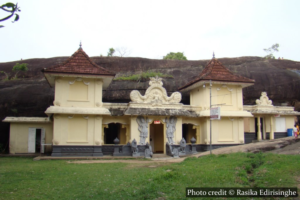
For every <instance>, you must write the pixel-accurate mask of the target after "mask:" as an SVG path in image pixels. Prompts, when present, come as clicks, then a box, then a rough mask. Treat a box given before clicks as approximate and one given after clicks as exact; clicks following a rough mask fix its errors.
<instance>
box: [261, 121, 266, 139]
mask: <svg viewBox="0 0 300 200" xmlns="http://www.w3.org/2000/svg"><path fill="white" fill-rule="evenodd" d="M262 120H263V125H264V126H263V127H262V128H263V139H264V140H265V139H267V133H266V129H265V126H266V125H265V120H264V118H262Z"/></svg>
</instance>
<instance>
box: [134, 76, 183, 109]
mask: <svg viewBox="0 0 300 200" xmlns="http://www.w3.org/2000/svg"><path fill="white" fill-rule="evenodd" d="M149 85H150V86H149V87H148V89H147V90H146V93H145V95H144V96H143V95H141V93H140V92H139V91H137V90H133V91H131V93H130V99H131V102H132V103H140V104H152V106H155V105H163V104H179V102H180V101H181V93H179V92H174V93H173V94H172V95H171V96H170V97H168V95H167V91H166V89H165V88H164V87H163V82H162V79H161V78H159V77H157V76H156V77H155V78H154V77H151V78H150V82H149Z"/></svg>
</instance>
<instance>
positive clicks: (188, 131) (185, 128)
mask: <svg viewBox="0 0 300 200" xmlns="http://www.w3.org/2000/svg"><path fill="white" fill-rule="evenodd" d="M193 126H194V125H193V124H182V138H184V139H185V141H186V143H191V139H192V138H193V137H194V138H195V139H196V140H197V138H196V129H193Z"/></svg>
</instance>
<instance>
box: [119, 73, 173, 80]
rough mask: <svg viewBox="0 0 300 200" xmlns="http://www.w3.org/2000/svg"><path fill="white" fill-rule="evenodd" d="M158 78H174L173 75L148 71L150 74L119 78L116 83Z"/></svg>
mask: <svg viewBox="0 0 300 200" xmlns="http://www.w3.org/2000/svg"><path fill="white" fill-rule="evenodd" d="M156 76H158V77H171V78H173V76H172V75H167V74H163V73H160V72H151V71H148V72H143V73H141V74H133V75H131V76H122V77H118V78H115V79H114V80H116V81H139V80H147V79H149V78H150V77H156Z"/></svg>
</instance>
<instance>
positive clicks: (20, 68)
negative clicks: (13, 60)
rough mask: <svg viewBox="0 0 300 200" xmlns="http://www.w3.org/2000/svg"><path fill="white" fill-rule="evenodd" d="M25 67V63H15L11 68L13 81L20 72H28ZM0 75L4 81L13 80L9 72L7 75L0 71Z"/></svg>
mask: <svg viewBox="0 0 300 200" xmlns="http://www.w3.org/2000/svg"><path fill="white" fill-rule="evenodd" d="M27 65H28V64H27V63H21V64H19V63H17V64H15V65H14V66H13V68H12V71H13V72H15V76H14V79H16V78H17V75H18V73H19V72H21V71H23V72H26V71H28V67H27ZM0 73H2V74H5V76H6V78H5V79H4V80H11V79H13V78H11V73H10V72H9V73H7V72H5V71H0Z"/></svg>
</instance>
